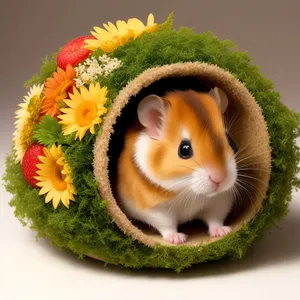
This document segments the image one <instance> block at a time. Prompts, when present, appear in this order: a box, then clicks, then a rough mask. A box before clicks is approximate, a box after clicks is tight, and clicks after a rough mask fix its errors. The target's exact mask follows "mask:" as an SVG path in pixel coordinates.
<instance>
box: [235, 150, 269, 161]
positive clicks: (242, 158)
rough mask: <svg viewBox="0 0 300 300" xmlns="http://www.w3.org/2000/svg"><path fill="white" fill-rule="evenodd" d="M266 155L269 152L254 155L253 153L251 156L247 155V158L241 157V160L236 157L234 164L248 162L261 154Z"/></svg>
mask: <svg viewBox="0 0 300 300" xmlns="http://www.w3.org/2000/svg"><path fill="white" fill-rule="evenodd" d="M266 153H269V151H262V152H260V153H255V152H254V153H253V154H249V155H248V156H244V157H241V158H238V157H236V163H237V164H239V163H241V162H243V161H245V160H250V159H253V158H255V157H256V158H257V157H259V156H261V155H263V154H266Z"/></svg>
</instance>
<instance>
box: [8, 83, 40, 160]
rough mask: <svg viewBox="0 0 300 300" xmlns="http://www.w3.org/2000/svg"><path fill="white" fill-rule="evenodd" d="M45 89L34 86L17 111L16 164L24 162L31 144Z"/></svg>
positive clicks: (14, 139)
mask: <svg viewBox="0 0 300 300" xmlns="http://www.w3.org/2000/svg"><path fill="white" fill-rule="evenodd" d="M43 88H44V85H33V86H32V87H31V88H30V90H29V92H28V94H27V96H24V102H23V103H21V104H19V106H20V109H18V110H17V111H16V122H15V127H16V130H15V132H14V134H13V135H14V138H13V141H14V150H15V151H16V162H20V161H22V159H23V156H24V153H25V151H26V150H27V148H28V146H29V145H30V144H31V137H32V134H33V129H34V126H35V125H36V123H37V122H38V121H39V117H40V111H41V106H42V99H41V93H42V91H43Z"/></svg>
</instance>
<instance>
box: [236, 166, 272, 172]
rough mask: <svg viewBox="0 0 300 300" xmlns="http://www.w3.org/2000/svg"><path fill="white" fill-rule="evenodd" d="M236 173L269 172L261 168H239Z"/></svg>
mask: <svg viewBox="0 0 300 300" xmlns="http://www.w3.org/2000/svg"><path fill="white" fill-rule="evenodd" d="M238 171H260V172H269V170H267V169H263V168H244V167H239V168H238Z"/></svg>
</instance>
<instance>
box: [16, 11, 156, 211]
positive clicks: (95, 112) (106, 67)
mask: <svg viewBox="0 0 300 300" xmlns="http://www.w3.org/2000/svg"><path fill="white" fill-rule="evenodd" d="M103 26H104V28H105V29H103V28H99V27H94V30H95V32H92V36H83V37H77V38H75V39H74V40H72V41H70V42H69V43H67V44H66V45H65V46H64V47H63V48H62V49H61V51H60V52H59V53H58V55H57V58H56V62H57V69H56V70H55V72H53V73H52V75H51V77H48V78H46V80H45V82H44V84H38V85H35V84H34V85H33V86H32V87H31V88H30V90H29V92H28V95H27V96H25V97H24V102H23V103H22V104H20V109H19V110H17V112H16V130H15V133H14V150H15V156H16V157H15V160H16V163H21V164H22V171H23V175H24V178H25V179H26V181H27V182H28V183H29V184H30V185H31V186H32V187H34V188H41V189H40V193H39V194H40V195H44V200H45V202H46V203H48V202H51V201H52V204H53V207H54V208H55V209H56V208H57V207H58V205H59V203H60V202H61V203H62V204H63V205H64V206H65V207H67V208H68V207H69V206H70V201H76V192H75V188H74V186H73V184H72V182H73V180H72V170H71V167H70V165H69V164H68V163H67V162H66V161H65V156H64V151H63V145H62V144H63V143H64V139H63V138H62V139H61V142H62V144H59V143H58V142H57V141H54V140H52V141H51V142H50V143H49V141H48V138H49V131H47V130H46V129H47V128H48V129H49V128H51V127H52V128H57V132H56V133H57V134H59V133H61V134H62V135H64V136H68V135H72V134H73V133H74V134H75V135H72V138H73V139H74V140H77V139H78V140H79V141H82V139H83V138H84V137H85V135H86V133H87V131H89V132H90V134H91V135H95V133H96V127H97V126H99V124H101V122H102V118H103V116H104V115H105V113H106V112H107V108H106V107H105V104H106V101H107V97H106V96H107V93H108V90H107V88H106V87H105V86H100V83H99V78H101V77H107V76H109V75H110V74H111V73H112V72H114V71H115V70H116V69H118V68H120V67H121V66H122V61H120V60H118V59H117V58H114V57H112V56H111V55H110V54H109V53H111V52H113V51H114V50H115V49H117V48H118V47H120V46H122V45H125V44H126V43H128V42H129V41H130V40H131V39H136V38H138V37H140V36H141V35H142V34H143V33H144V32H155V31H156V29H157V28H158V25H157V24H155V23H154V17H153V15H152V14H150V15H149V17H148V22H147V25H144V24H143V23H142V22H141V21H140V20H138V19H136V18H133V19H129V20H128V22H125V21H117V23H116V26H115V25H114V24H112V23H110V22H109V23H108V24H103ZM107 53H108V54H107ZM53 125H54V126H53ZM24 156H25V159H24Z"/></svg>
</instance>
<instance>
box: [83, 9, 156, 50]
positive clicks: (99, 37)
mask: <svg viewBox="0 0 300 300" xmlns="http://www.w3.org/2000/svg"><path fill="white" fill-rule="evenodd" d="M103 27H104V28H105V29H103V28H100V27H94V30H95V31H91V34H92V35H93V36H94V37H95V39H93V40H92V39H87V40H85V43H86V45H85V46H84V48H86V49H89V50H91V51H95V50H96V49H98V48H100V49H102V50H103V51H104V52H107V53H109V52H113V51H114V50H115V49H116V48H118V47H119V46H122V45H125V44H126V43H127V42H128V41H129V40H130V39H131V38H134V39H135V38H137V37H138V36H140V35H141V34H142V33H143V32H146V31H148V32H154V31H156V29H157V24H155V23H154V16H153V14H149V16H148V20H147V25H146V26H145V25H144V24H143V22H142V21H141V20H139V19H137V18H131V19H129V20H128V21H127V22H125V21H120V20H119V21H117V22H116V25H114V24H112V23H110V22H108V24H103Z"/></svg>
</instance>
